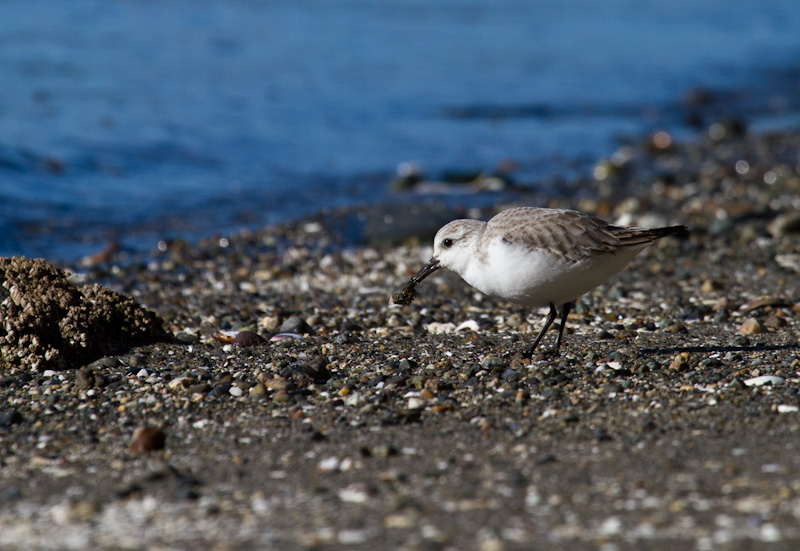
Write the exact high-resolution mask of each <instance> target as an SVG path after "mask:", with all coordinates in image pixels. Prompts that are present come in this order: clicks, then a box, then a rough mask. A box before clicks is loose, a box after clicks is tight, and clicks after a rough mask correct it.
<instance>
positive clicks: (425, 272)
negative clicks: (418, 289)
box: [411, 258, 441, 285]
mask: <svg viewBox="0 0 800 551" xmlns="http://www.w3.org/2000/svg"><path fill="white" fill-rule="evenodd" d="M439 268H441V266H439V261H438V260H436V259H435V258H431V259H430V260H428V263H427V264H425V265H424V266H423V267H422V269H421V270H420V271H418V272H417V275H415V276H414V277H412V278H411V281H413V282H414V285H416V284H418V283H420V282H421V281H422V280H423V279H425V278H426V277H428V276H429V275H431V274H432V273H433V272H435V271H436V270H438V269H439Z"/></svg>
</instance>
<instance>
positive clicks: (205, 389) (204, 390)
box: [186, 383, 211, 394]
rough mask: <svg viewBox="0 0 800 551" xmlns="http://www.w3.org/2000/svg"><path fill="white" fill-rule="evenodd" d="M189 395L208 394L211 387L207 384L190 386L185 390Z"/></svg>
mask: <svg viewBox="0 0 800 551" xmlns="http://www.w3.org/2000/svg"><path fill="white" fill-rule="evenodd" d="M186 391H187V392H188V393H189V394H208V393H209V392H210V391H211V385H210V384H208V383H200V384H198V385H193V386H190V387H189V388H187V389H186Z"/></svg>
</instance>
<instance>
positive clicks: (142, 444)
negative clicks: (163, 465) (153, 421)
mask: <svg viewBox="0 0 800 551" xmlns="http://www.w3.org/2000/svg"><path fill="white" fill-rule="evenodd" d="M166 441H167V435H166V434H165V433H164V431H163V430H161V429H160V428H157V427H147V426H142V427H138V428H137V429H136V430H135V431H134V432H133V436H132V437H131V442H130V445H129V449H130V450H131V452H133V453H139V454H141V453H149V452H152V451H157V450H163V449H164V446H165V445H166Z"/></svg>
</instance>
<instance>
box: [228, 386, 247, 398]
mask: <svg viewBox="0 0 800 551" xmlns="http://www.w3.org/2000/svg"><path fill="white" fill-rule="evenodd" d="M228 394H230V395H231V396H233V397H235V398H239V397H240V396H244V389H242V388H241V387H238V386H232V387H230V388H229V389H228Z"/></svg>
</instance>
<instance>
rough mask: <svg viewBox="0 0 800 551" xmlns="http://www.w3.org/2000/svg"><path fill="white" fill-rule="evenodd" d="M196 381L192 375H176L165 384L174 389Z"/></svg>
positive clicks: (185, 386)
mask: <svg viewBox="0 0 800 551" xmlns="http://www.w3.org/2000/svg"><path fill="white" fill-rule="evenodd" d="M196 382H197V381H195V380H194V379H193V378H192V377H177V378H175V379H172V380H171V381H170V382H169V383H167V386H168V387H169V388H170V389H172V390H176V389H179V388H190V387H191V386H192V385H193V384H195V383H196Z"/></svg>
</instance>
